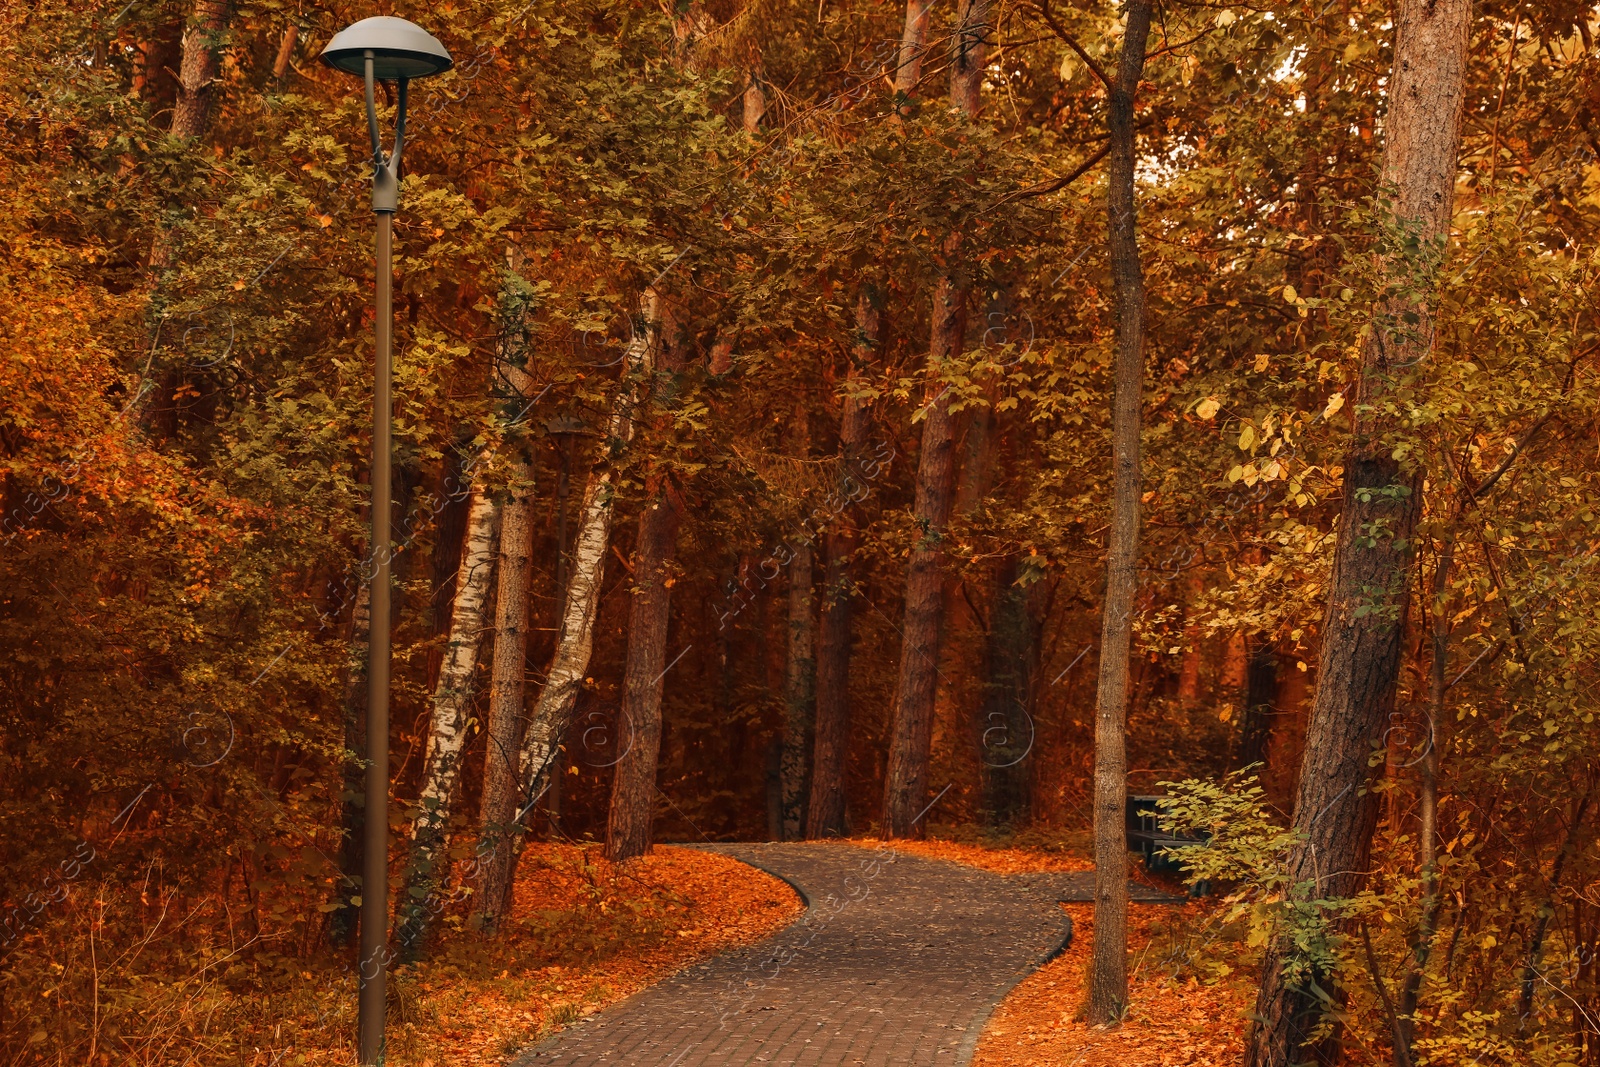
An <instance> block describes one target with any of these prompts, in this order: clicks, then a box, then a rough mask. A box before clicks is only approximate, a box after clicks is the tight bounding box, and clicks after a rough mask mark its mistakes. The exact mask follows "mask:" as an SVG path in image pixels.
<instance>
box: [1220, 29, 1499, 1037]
mask: <svg viewBox="0 0 1600 1067" xmlns="http://www.w3.org/2000/svg"><path fill="white" fill-rule="evenodd" d="M1471 15H1472V5H1471V2H1470V0H1402V3H1401V4H1400V10H1399V17H1398V19H1397V20H1396V24H1395V53H1394V64H1393V70H1392V74H1391V79H1392V80H1391V88H1390V95H1389V100H1390V106H1389V113H1388V118H1387V120H1386V124H1385V141H1384V151H1383V183H1384V186H1385V188H1386V189H1387V190H1388V191H1389V192H1390V193H1391V195H1393V197H1394V200H1393V215H1394V218H1393V223H1394V226H1395V228H1396V230H1397V231H1398V233H1399V235H1400V237H1399V239H1398V240H1397V241H1395V242H1393V243H1387V242H1386V243H1382V244H1380V251H1379V253H1378V255H1379V270H1380V274H1381V275H1382V276H1384V277H1385V278H1386V279H1387V280H1388V282H1389V288H1388V291H1387V292H1383V293H1380V295H1379V297H1378V300H1377V302H1376V304H1375V305H1374V306H1373V308H1372V321H1371V326H1370V329H1369V332H1368V334H1367V339H1366V343H1365V345H1364V346H1363V348H1362V353H1361V366H1360V371H1359V373H1360V380H1359V382H1358V385H1357V388H1358V396H1357V403H1356V426H1355V432H1354V438H1353V440H1352V442H1351V449H1350V453H1349V455H1348V457H1347V459H1346V461H1345V464H1344V501H1343V507H1342V509H1341V512H1340V516H1339V540H1338V544H1337V547H1336V549H1335V552H1334V558H1333V578H1332V580H1331V582H1330V585H1329V591H1328V606H1327V614H1326V618H1325V621H1324V628H1325V636H1324V638H1323V648H1322V661H1321V665H1320V667H1319V677H1318V684H1317V691H1316V698H1315V701H1314V702H1313V704H1312V708H1311V718H1310V722H1309V724H1308V725H1307V728H1306V743H1305V756H1304V761H1305V762H1304V768H1303V770H1302V771H1301V775H1300V785H1299V790H1298V793H1297V795H1296V797H1295V808H1294V811H1295V814H1294V827H1295V829H1296V831H1298V832H1299V833H1300V834H1301V835H1303V840H1302V842H1301V844H1300V845H1299V846H1298V847H1297V848H1296V850H1295V853H1294V854H1293V856H1292V857H1291V858H1290V877H1291V879H1292V881H1293V883H1294V884H1295V885H1296V886H1297V892H1300V893H1304V894H1306V895H1307V896H1308V897H1310V898H1311V899H1318V898H1338V897H1349V896H1351V895H1353V893H1354V892H1355V889H1356V887H1357V885H1358V883H1359V881H1360V878H1361V872H1362V871H1365V870H1366V869H1367V864H1368V860H1369V856H1370V851H1369V850H1370V848H1371V842H1372V832H1373V829H1374V827H1375V825H1376V822H1377V817H1378V806H1377V794H1376V793H1375V792H1374V791H1373V790H1372V789H1371V788H1370V784H1371V777H1372V770H1371V767H1370V765H1369V759H1368V757H1369V754H1370V753H1371V751H1372V745H1373V744H1374V743H1375V742H1377V740H1378V738H1379V734H1380V732H1381V730H1382V727H1383V724H1384V720H1385V718H1386V716H1387V715H1388V713H1389V711H1390V709H1391V708H1392V707H1393V703H1394V688H1395V680H1396V675H1397V673H1398V670H1399V666H1400V656H1401V653H1402V650H1403V646H1402V639H1403V636H1404V633H1405V625H1406V618H1407V614H1408V608H1409V604H1410V590H1409V576H1410V574H1411V564H1412V558H1413V537H1414V530H1415V526H1416V519H1417V515H1418V512H1419V509H1420V506H1421V493H1422V483H1421V479H1420V478H1419V476H1418V473H1417V470H1416V467H1415V466H1414V465H1413V464H1410V463H1404V464H1403V463H1402V462H1401V461H1400V460H1399V459H1397V458H1396V457H1395V444H1394V439H1393V435H1394V433H1395V431H1396V429H1397V422H1396V418H1395V416H1393V415H1391V414H1390V412H1391V411H1392V410H1393V407H1392V398H1393V395H1394V393H1395V391H1396V389H1397V388H1399V387H1401V383H1402V381H1403V380H1404V378H1405V376H1406V371H1407V369H1408V368H1411V367H1413V366H1415V365H1417V364H1419V363H1421V362H1422V361H1424V360H1425V359H1426V358H1427V356H1428V354H1429V351H1430V349H1431V347H1432V345H1433V326H1432V320H1433V314H1432V306H1433V291H1434V288H1435V286H1436V284H1437V283H1436V280H1435V279H1436V278H1437V272H1438V270H1439V266H1440V264H1441V262H1442V260H1443V256H1444V251H1445V245H1446V242H1447V239H1448V234H1449V226H1450V217H1451V214H1452V211H1453V205H1454V199H1455V176H1456V169H1457V155H1458V152H1459V149H1460V143H1461V110H1462V102H1463V100H1464V99H1465V92H1466V63H1467V43H1468V28H1469V26H1470V20H1471ZM1292 954H1293V948H1292V946H1290V945H1289V944H1287V943H1285V942H1283V941H1279V942H1277V943H1275V944H1273V945H1272V946H1271V948H1270V949H1269V951H1268V952H1267V955H1266V958H1265V961H1264V962H1263V964H1262V973H1261V990H1260V994H1259V996H1258V997H1257V1000H1256V1013H1255V1018H1256V1020H1257V1021H1256V1022H1255V1024H1254V1025H1253V1026H1252V1028H1251V1032H1250V1038H1249V1044H1248V1048H1247V1052H1248V1055H1247V1062H1248V1063H1249V1064H1250V1065H1251V1067H1284V1065H1287V1064H1289V1063H1291V1062H1294V1061H1296V1060H1298V1059H1299V1058H1301V1057H1302V1056H1303V1055H1304V1052H1303V1050H1302V1046H1303V1045H1304V1044H1305V1042H1306V1041H1307V1040H1308V1039H1309V1037H1310V1035H1311V1033H1312V1031H1313V1029H1314V1028H1315V1027H1316V1026H1317V1024H1318V1023H1319V1022H1320V1021H1321V1019H1322V1016H1323V1003H1324V1002H1323V1001H1322V1000H1321V999H1319V998H1318V997H1317V996H1316V991H1315V990H1314V989H1313V985H1314V984H1315V983H1316V981H1317V977H1316V976H1315V975H1305V974H1301V975H1299V976H1298V977H1297V976H1296V972H1295V971H1293V970H1291V968H1290V966H1289V965H1290V964H1291V963H1292ZM1334 1047H1335V1048H1336V1047H1337V1043H1336V1042H1334ZM1332 1054H1333V1053H1332V1052H1331V1051H1329V1050H1323V1051H1322V1052H1320V1053H1319V1055H1332Z"/></svg>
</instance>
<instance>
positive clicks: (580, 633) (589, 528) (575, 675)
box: [519, 288, 661, 805]
mask: <svg viewBox="0 0 1600 1067" xmlns="http://www.w3.org/2000/svg"><path fill="white" fill-rule="evenodd" d="M660 326H661V298H660V295H659V294H658V293H657V292H656V290H655V289H654V288H647V289H645V290H644V292H643V294H641V296H640V298H639V314H638V319H637V321H636V324H635V327H634V334H633V337H632V339H631V340H630V341H629V343H628V347H627V351H626V352H625V354H624V357H623V367H622V380H621V381H620V382H619V383H618V386H617V392H616V394H615V395H614V396H613V398H612V401H611V417H610V419H609V421H608V422H607V425H606V432H605V436H604V439H603V440H602V442H601V445H600V449H599V455H598V456H597V457H596V462H595V465H594V467H593V468H592V469H591V470H590V472H589V476H588V479H587V481H586V482H585V485H584V490H583V502H582V503H581V504H580V505H579V508H578V512H579V520H578V532H577V534H576V536H575V537H574V539H573V545H572V552H571V557H572V563H571V568H572V569H571V576H570V577H569V578H568V579H567V589H566V600H565V603H564V605H563V607H562V611H561V631H560V633H559V634H558V636H557V639H556V651H555V655H554V656H553V657H552V659H551V662H550V670H549V671H548V672H547V673H546V675H545V683H544V688H543V689H541V690H540V691H539V702H538V704H537V705H536V706H535V707H534V711H533V716H532V718H531V719H530V721H529V723H528V728H527V729H526V730H525V731H524V732H523V737H522V751H521V755H520V758H519V765H520V769H521V775H522V783H523V794H524V796H526V797H528V798H529V800H530V801H531V800H532V799H536V798H537V797H539V796H540V795H541V794H543V792H544V791H545V789H546V787H547V786H548V785H549V778H550V770H551V768H552V767H553V766H554V765H555V762H556V754H557V751H558V749H559V746H560V744H561V740H562V738H563V737H565V736H566V732H567V727H568V726H570V725H571V723H572V715H573V712H574V710H575V709H576V707H577V704H578V693H579V690H580V689H581V688H582V687H583V680H584V677H585V675H586V672H587V671H588V669H589V657H590V655H591V653H592V652H593V650H594V625H595V619H596V617H597V616H598V614H599V609H600V589H601V584H602V582H603V581H604V579H605V557H606V548H607V547H608V545H609V544H610V540H611V521H612V517H613V516H614V514H615V499H614V493H615V479H616V467H615V463H616V460H617V459H618V458H619V457H620V455H621V453H622V451H623V450H624V449H626V448H627V446H628V443H629V442H630V441H632V440H633V432H634V423H635V416H636V408H637V406H638V397H639V389H640V385H641V382H642V381H643V380H644V379H645V378H646V377H647V376H648V375H650V374H651V373H652V372H653V371H654V369H655V365H656V353H657V351H658V350H659V348H660V332H661V330H660ZM527 803H528V801H524V804H525V805H526V804H527Z"/></svg>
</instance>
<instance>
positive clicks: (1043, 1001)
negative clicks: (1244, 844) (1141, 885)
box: [973, 904, 1249, 1067]
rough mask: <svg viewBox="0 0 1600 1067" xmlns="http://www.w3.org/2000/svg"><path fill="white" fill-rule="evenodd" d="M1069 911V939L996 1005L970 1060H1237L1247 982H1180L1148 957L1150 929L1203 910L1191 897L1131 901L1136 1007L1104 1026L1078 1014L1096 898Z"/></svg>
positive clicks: (1164, 1064) (1000, 1063)
mask: <svg viewBox="0 0 1600 1067" xmlns="http://www.w3.org/2000/svg"><path fill="white" fill-rule="evenodd" d="M1062 906H1063V907H1064V908H1065V909H1066V911H1067V913H1068V914H1069V915H1071V916H1072V927H1073V929H1072V944H1071V945H1069V946H1068V947H1067V951H1065V952H1063V953H1062V954H1061V955H1060V956H1058V957H1056V959H1054V960H1052V961H1051V962H1050V963H1048V964H1046V965H1045V966H1043V967H1041V968H1040V969H1039V970H1037V971H1035V972H1034V973H1033V974H1032V975H1030V976H1029V977H1028V978H1026V979H1024V980H1023V982H1022V983H1021V984H1020V985H1018V986H1017V987H1016V988H1015V989H1013V990H1012V991H1011V993H1010V994H1009V995H1007V997H1006V998H1005V1000H1003V1001H1002V1002H1001V1003H1000V1006H999V1007H998V1008H997V1009H995V1013H994V1015H993V1016H991V1017H990V1020H989V1025H988V1026H987V1027H986V1028H985V1030H984V1036H983V1039H982V1041H981V1043H980V1044H979V1045H978V1053H977V1056H976V1058H975V1059H974V1060H973V1067H1034V1065H1037V1064H1041V1063H1059V1064H1071V1065H1072V1067H1179V1065H1184V1067H1187V1065H1195V1067H1201V1065H1211V1064H1234V1063H1237V1062H1239V1058H1240V1056H1241V1055H1242V1053H1243V1048H1244V1032H1245V1011H1246V1009H1247V1008H1248V1007H1249V991H1248V989H1247V988H1246V987H1245V986H1244V985H1243V984H1242V983H1236V984H1221V983H1219V984H1217V985H1205V986H1203V985H1200V984H1199V983H1198V982H1196V981H1195V980H1194V979H1192V978H1191V979H1188V980H1187V981H1175V980H1173V979H1171V978H1169V977H1168V975H1167V974H1166V973H1165V972H1164V971H1162V970H1160V969H1159V968H1158V967H1157V965H1156V964H1155V962H1154V961H1153V960H1152V956H1153V953H1151V952H1150V951H1149V950H1150V947H1151V945H1152V940H1153V937H1152V935H1153V930H1154V928H1155V927H1156V926H1158V925H1159V924H1162V923H1169V924H1170V923H1173V922H1183V921H1186V920H1188V919H1189V918H1198V913H1199V912H1200V911H1201V909H1202V908H1203V905H1200V904H1188V905H1185V906H1183V907H1182V908H1174V907H1173V906H1171V905H1164V904H1163V905H1156V904H1133V905H1130V907H1129V909H1128V927H1129V929H1128V947H1129V951H1130V954H1131V955H1132V960H1131V961H1130V962H1132V964H1133V973H1132V975H1131V978H1130V984H1129V994H1130V997H1131V1001H1132V1003H1131V1006H1130V1007H1129V1009H1128V1016H1127V1018H1126V1019H1125V1020H1124V1022H1123V1024H1122V1025H1121V1026H1120V1027H1117V1028H1115V1029H1101V1028H1099V1027H1094V1026H1090V1025H1088V1024H1087V1023H1085V1022H1082V1021H1081V1020H1080V1019H1079V1012H1080V1010H1081V1008H1082V1007H1083V1004H1084V1002H1085V1000H1086V998H1087V982H1086V979H1087V976H1088V973H1089V957H1090V952H1091V949H1092V947H1093V943H1094V906H1093V905H1092V904H1065V905H1062Z"/></svg>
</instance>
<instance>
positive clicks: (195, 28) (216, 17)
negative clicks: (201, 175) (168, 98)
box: [170, 0, 233, 141]
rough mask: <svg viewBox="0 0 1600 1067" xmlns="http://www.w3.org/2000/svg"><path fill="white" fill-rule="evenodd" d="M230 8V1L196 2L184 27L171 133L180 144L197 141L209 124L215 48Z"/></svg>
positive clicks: (215, 70)
mask: <svg viewBox="0 0 1600 1067" xmlns="http://www.w3.org/2000/svg"><path fill="white" fill-rule="evenodd" d="M232 7H233V5H232V3H231V2H230V0H195V5H194V15H193V16H192V17H191V18H190V20H189V24H188V25H187V26H186V27H184V31H183V58H182V59H181V60H180V61H179V67H178V99H177V101H176V102H175V103H174V104H173V106H172V126H171V130H170V132H171V134H172V136H174V137H177V138H179V139H181V140H185V141H192V140H194V139H195V138H196V137H199V136H200V135H201V134H203V133H205V132H206V126H207V125H208V124H209V123H210V121H211V97H212V92H213V90H214V88H215V86H216V81H217V74H218V72H219V71H220V69H221V60H220V58H219V56H218V48H219V47H220V46H221V44H222V37H223V35H224V34H226V33H227V32H228V20H229V18H230V17H231V16H232V14H233V11H232Z"/></svg>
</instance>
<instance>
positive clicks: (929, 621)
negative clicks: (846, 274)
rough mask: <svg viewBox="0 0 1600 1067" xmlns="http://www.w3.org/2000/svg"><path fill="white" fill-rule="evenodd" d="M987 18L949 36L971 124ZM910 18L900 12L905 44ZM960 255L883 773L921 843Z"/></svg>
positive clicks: (939, 327) (922, 477)
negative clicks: (945, 377) (947, 377)
mask: <svg viewBox="0 0 1600 1067" xmlns="http://www.w3.org/2000/svg"><path fill="white" fill-rule="evenodd" d="M913 6H915V5H914V4H913ZM925 10H926V9H925V8H924V9H923V14H925ZM988 12H989V7H988V3H987V0H962V4H961V10H960V13H959V14H958V16H957V28H956V32H955V34H954V35H953V37H952V39H951V46H950V101H951V103H952V104H953V105H954V106H955V107H956V108H957V109H959V111H960V113H961V115H962V116H963V117H964V118H966V119H967V120H969V121H971V120H974V119H976V118H977V115H978V110H979V106H980V103H981V99H980V92H981V90H982V87H983V70H984V57H985V55H986V54H987V51H988V39H989V34H990V32H991V31H992V30H993V27H992V26H991V25H990V24H989V21H988V17H989V16H988ZM912 14H913V12H912V10H911V8H908V9H907V31H906V32H907V37H908V39H909V37H910V35H911V29H910V19H911V17H912ZM919 17H920V16H919ZM903 51H904V49H903ZM960 250H961V235H960V234H957V233H952V234H950V235H948V236H947V237H946V238H945V242H944V253H945V257H946V266H945V269H944V270H942V271H941V272H940V274H939V277H938V280H937V282H936V283H935V285H934V291H933V322H932V325H931V327H930V330H931V334H930V342H929V348H928V371H929V378H930V380H929V383H928V386H927V392H926V399H925V401H924V405H923V408H922V412H921V415H922V442H921V451H920V453H919V454H918V457H917V483H916V500H915V503H914V504H913V507H912V515H913V518H914V521H915V523H916V530H917V534H916V542H915V543H914V544H913V545H912V548H911V559H910V563H909V565H908V566H907V568H906V593H905V615H904V618H903V620H902V626H901V638H900V672H899V678H898V680H897V682H896V685H895V698H894V713H893V725H892V726H891V729H890V740H889V765H888V770H887V772H886V774H885V779H884V787H883V832H884V835H885V836H886V837H912V836H920V834H921V832H922V831H921V829H920V820H921V819H922V817H923V816H924V815H925V814H926V811H925V810H924V807H923V805H924V803H925V802H926V797H927V791H928V755H929V747H930V745H931V744H932V740H933V704H934V696H935V694H936V691H937V689H938V677H939V645H940V629H941V626H942V624H943V616H944V588H943V575H942V573H941V567H940V561H941V559H942V557H943V554H944V546H943V544H942V539H943V536H944V529H945V524H946V523H947V522H948V521H949V519H950V507H951V503H952V493H953V490H954V485H953V480H954V476H955V423H954V418H953V416H952V413H951V404H952V402H953V397H952V396H951V389H950V387H949V385H948V384H947V383H946V382H944V381H943V380H942V375H943V374H945V373H946V372H947V371H948V370H949V369H950V364H951V363H952V362H953V361H954V360H956V359H958V358H959V357H960V355H961V353H962V349H963V345H964V341H965V335H966V303H967V295H968V291H969V284H970V282H969V279H968V278H967V276H966V275H967V272H968V269H969V268H968V265H967V264H965V263H963V262H962V261H961V259H960V256H959V252H960Z"/></svg>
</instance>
